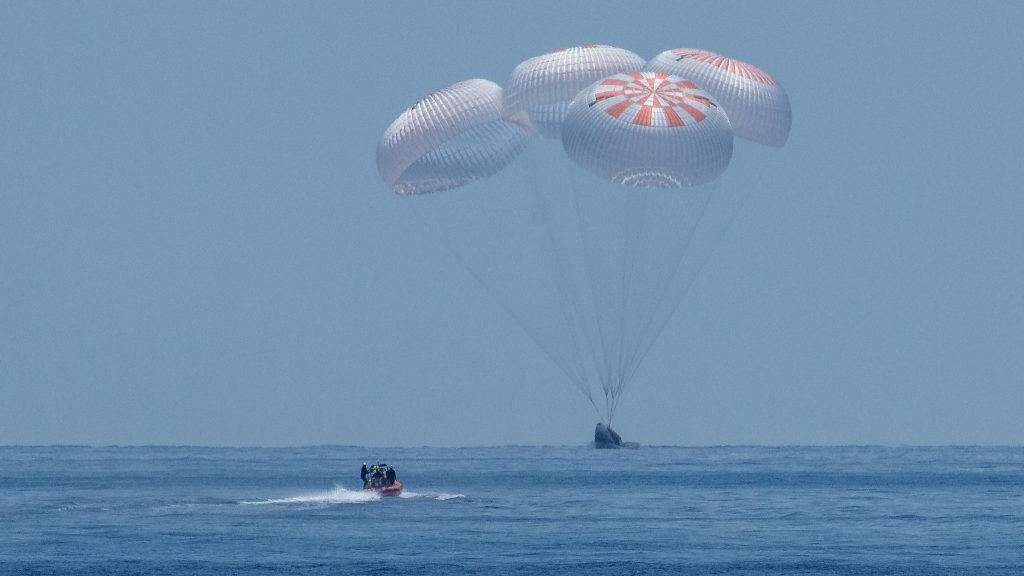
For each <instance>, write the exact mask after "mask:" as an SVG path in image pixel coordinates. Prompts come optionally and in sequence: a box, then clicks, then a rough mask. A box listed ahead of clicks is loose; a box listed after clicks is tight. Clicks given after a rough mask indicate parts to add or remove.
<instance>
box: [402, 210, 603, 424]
mask: <svg viewBox="0 0 1024 576" xmlns="http://www.w3.org/2000/svg"><path fill="white" fill-rule="evenodd" d="M413 199H419V198H416V197H414V198H413ZM408 204H410V205H412V206H413V207H414V208H413V209H414V210H416V211H417V212H419V211H420V210H421V209H420V208H419V207H417V206H416V203H415V202H409V203H408ZM421 216H422V214H421ZM417 221H419V222H426V225H427V227H429V228H431V229H432V232H433V236H435V237H436V238H438V239H439V242H440V244H441V245H442V246H443V247H444V248H445V249H446V250H447V251H448V252H449V253H450V254H451V255H452V256H453V257H454V258H455V260H456V261H457V262H458V263H459V265H461V266H462V268H463V269H464V270H465V271H466V272H468V273H469V275H470V276H472V277H473V279H474V280H476V281H477V283H478V284H479V285H480V286H481V287H482V288H483V289H484V291H486V292H487V293H488V294H490V295H491V297H492V299H493V300H495V301H497V302H498V305H499V306H501V308H502V310H504V311H505V313H506V314H508V315H509V317H510V318H512V320H513V321H515V323H516V324H517V325H518V326H519V329H520V330H522V331H523V333H524V334H526V336H527V337H529V338H530V340H532V341H533V343H534V344H536V345H537V348H539V349H540V350H541V352H543V353H544V355H545V356H547V357H548V359H549V360H551V362H552V363H553V364H554V365H555V366H557V367H558V369H559V370H561V371H562V373H564V374H565V375H566V377H568V378H569V380H570V381H572V383H573V384H574V385H575V386H576V387H577V388H579V389H580V390H581V391H582V392H583V393H584V395H585V396H587V397H588V398H590V388H589V387H588V386H587V383H586V380H585V379H583V378H581V377H580V375H579V374H574V373H573V371H572V369H571V367H569V366H567V365H566V363H565V362H563V361H561V360H560V359H559V358H558V355H557V354H555V353H554V352H552V351H551V350H550V349H549V348H548V346H546V345H545V344H544V343H543V342H542V341H541V339H540V338H538V337H537V336H535V335H534V334H533V332H532V331H531V330H530V329H529V328H528V326H527V324H526V322H525V321H524V320H523V319H522V318H521V317H520V316H519V314H517V313H516V312H515V311H514V310H513V309H512V307H511V306H509V305H508V303H506V302H505V301H504V299H503V298H501V295H500V294H499V293H498V292H497V291H496V290H495V289H494V288H493V287H492V286H491V285H490V283H489V282H487V280H486V279H485V278H483V277H482V276H481V275H480V274H479V273H477V272H476V271H475V270H474V269H473V267H472V266H470V264H469V262H467V261H466V259H465V258H464V257H463V256H462V255H461V254H459V252H458V250H456V249H455V248H454V247H452V246H451V245H450V244H449V243H448V241H447V239H445V236H444V234H441V233H440V232H439V231H437V230H436V229H433V224H431V223H430V221H431V219H430V218H422V217H421V218H417ZM590 403H591V404H594V401H593V399H590Z"/></svg>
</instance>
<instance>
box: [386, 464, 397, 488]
mask: <svg viewBox="0 0 1024 576" xmlns="http://www.w3.org/2000/svg"><path fill="white" fill-rule="evenodd" d="M385 477H386V478H387V483H388V486H391V485H393V484H394V483H395V469H394V468H393V467H391V466H388V471H387V474H385Z"/></svg>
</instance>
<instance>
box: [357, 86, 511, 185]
mask: <svg viewBox="0 0 1024 576" xmlns="http://www.w3.org/2000/svg"><path fill="white" fill-rule="evenodd" d="M501 112H502V89H501V86H498V85H497V84H495V83H494V82H491V81H489V80H481V79H473V80H463V81H461V82H456V83H455V84H452V85H451V86H448V87H447V88H444V89H443V90H439V91H437V92H434V93H433V94H430V95H429V96H426V97H425V98H423V99H422V100H420V101H419V102H417V103H415V104H413V105H412V106H410V107H408V108H406V109H405V111H404V112H402V114H401V115H399V117H398V118H396V119H395V121H394V122H392V123H391V125H390V126H388V129H387V130H385V131H384V135H383V136H382V137H381V140H380V144H378V146H377V170H378V171H379V172H380V176H381V178H382V179H383V180H384V183H385V184H387V185H388V187H390V188H391V189H392V190H393V191H394V192H396V193H398V194H419V193H424V192H437V191H440V190H447V189H450V188H456V187H458V186H462V185H463V184H468V183H469V182H472V181H474V180H477V179H479V178H483V177H485V176H490V175H492V174H494V173H496V172H498V171H499V170H501V169H502V168H504V167H505V166H506V165H507V164H508V163H509V162H511V161H512V160H513V159H515V157H516V156H518V155H519V153H520V152H522V151H523V148H524V147H525V146H526V143H527V142H528V141H529V139H530V135H531V132H530V130H529V128H528V127H526V126H524V125H522V124H518V123H516V122H511V121H507V120H505V119H503V118H502V115H501Z"/></svg>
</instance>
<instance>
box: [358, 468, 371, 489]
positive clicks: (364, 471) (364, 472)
mask: <svg viewBox="0 0 1024 576" xmlns="http://www.w3.org/2000/svg"><path fill="white" fill-rule="evenodd" d="M369 473H370V471H369V470H367V469H366V462H363V467H362V468H360V469H359V477H360V478H362V480H363V488H366V476H367V474H369Z"/></svg>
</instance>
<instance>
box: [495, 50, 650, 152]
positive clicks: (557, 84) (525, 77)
mask: <svg viewBox="0 0 1024 576" xmlns="http://www.w3.org/2000/svg"><path fill="white" fill-rule="evenodd" d="M643 67H644V59H643V58H641V57H640V56H638V55H636V54H634V53H633V52H630V51H629V50H623V49H622V48H615V47H614V46H604V45H597V44H591V45H587V46H576V47H573V48H565V49H563V50H556V51H554V52H550V53H548V54H544V55H542V56H536V57H534V58H530V59H529V60H526V61H524V62H522V63H521V64H519V65H518V66H516V68H515V70H513V71H512V74H511V75H510V76H509V78H508V82H507V83H506V84H505V118H512V117H514V116H515V115H516V114H519V113H523V112H525V113H526V114H527V116H528V117H529V119H530V122H531V123H532V124H533V126H534V128H535V129H536V130H537V132H539V133H540V134H541V135H542V136H544V137H545V138H558V137H559V136H560V135H561V128H562V120H563V119H564V118H565V113H566V111H567V110H568V109H569V103H570V102H572V99H573V98H574V97H575V96H576V94H578V93H579V91H580V90H582V89H583V88H585V87H587V86H589V85H590V84H591V83H593V82H594V81H595V80H600V79H601V78H604V77H606V76H611V75H612V74H618V73H621V72H638V71H640V70H641V69H642V68H643Z"/></svg>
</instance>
